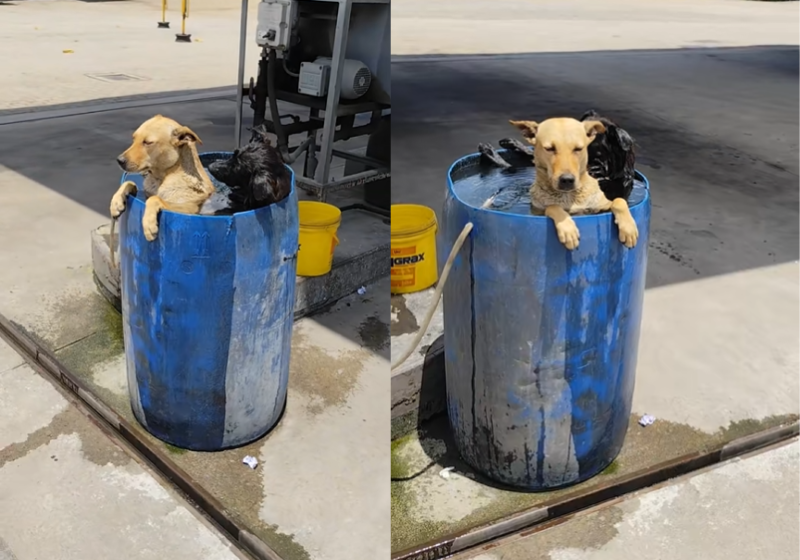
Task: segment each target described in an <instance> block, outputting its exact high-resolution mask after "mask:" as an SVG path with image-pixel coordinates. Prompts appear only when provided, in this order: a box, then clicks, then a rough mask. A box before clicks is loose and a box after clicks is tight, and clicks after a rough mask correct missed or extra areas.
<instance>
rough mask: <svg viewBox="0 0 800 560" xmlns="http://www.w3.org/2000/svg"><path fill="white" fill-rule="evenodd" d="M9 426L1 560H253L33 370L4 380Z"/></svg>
mask: <svg viewBox="0 0 800 560" xmlns="http://www.w3.org/2000/svg"><path fill="white" fill-rule="evenodd" d="M0 348H1V349H2V351H1V352H0V353H1V354H2V355H4V356H5V355H8V352H10V351H11V349H10V348H9V347H8V346H7V345H6V344H5V343H4V342H2V341H0ZM4 363H8V362H4ZM0 369H2V368H0ZM0 422H2V424H3V431H2V435H0V496H2V502H3V508H0V527H2V529H0V558H3V559H4V560H5V559H11V560H25V559H27V558H63V559H64V560H104V559H107V558H111V557H115V556H117V555H118V554H119V552H120V551H121V550H128V551H135V555H136V557H137V558H150V559H153V560H155V559H159V560H160V559H163V558H175V559H181V558H183V559H190V558H191V559H192V560H196V559H197V558H209V559H215V560H234V559H236V558H239V559H243V558H244V556H242V555H241V553H239V552H238V551H237V550H235V549H234V548H233V547H232V546H231V545H230V543H229V542H228V541H226V540H225V539H224V537H222V535H221V534H220V533H219V531H217V530H216V529H215V528H213V527H211V526H210V525H209V524H208V522H207V521H206V520H204V519H202V518H200V517H199V516H198V515H197V514H196V512H195V511H194V509H193V508H192V507H191V506H189V505H188V504H187V503H186V502H185V501H184V500H183V499H182V498H181V497H180V496H179V495H178V494H177V493H175V492H174V491H173V490H172V489H171V488H169V487H167V486H164V485H163V484H162V483H161V482H160V480H159V477H158V476H157V475H155V474H154V473H152V472H151V471H149V470H148V469H147V468H146V467H144V466H143V465H141V464H139V463H138V462H136V461H135V460H133V459H132V458H131V456H130V455H128V454H127V453H126V451H125V450H123V449H122V448H120V447H119V446H117V445H116V444H115V443H114V442H113V441H112V440H111V439H109V438H108V437H107V436H106V435H105V434H104V433H103V432H102V431H101V430H100V428H98V427H97V426H96V425H95V424H93V423H92V422H91V421H90V420H89V419H88V418H87V417H86V416H84V415H83V414H82V413H81V412H80V411H79V410H78V409H77V408H76V407H75V406H74V405H72V404H71V403H70V402H69V401H68V400H67V399H66V398H65V397H64V396H63V394H62V393H61V391H60V390H58V389H56V388H55V387H54V386H53V385H52V384H51V383H50V382H48V381H47V380H45V379H44V378H43V377H41V376H40V375H38V374H37V373H35V372H34V371H32V370H31V369H30V368H29V367H28V366H27V365H20V366H17V367H14V368H12V369H6V370H5V371H3V372H2V373H0Z"/></svg>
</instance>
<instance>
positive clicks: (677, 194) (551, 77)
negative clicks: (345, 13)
mask: <svg viewBox="0 0 800 560" xmlns="http://www.w3.org/2000/svg"><path fill="white" fill-rule="evenodd" d="M671 4H672V5H673V6H674V7H672V8H669V7H667V4H666V3H664V2H656V1H653V2H645V3H643V4H642V3H637V4H636V7H633V5H632V4H630V5H629V4H628V3H626V2H622V1H620V2H614V3H612V4H605V3H604V4H603V5H602V6H601V5H599V4H590V3H588V2H570V3H567V4H564V3H559V5H558V6H555V4H554V3H547V2H536V3H534V4H530V5H527V7H522V3H519V2H508V3H504V4H502V5H497V4H496V3H493V4H492V6H491V8H492V12H489V11H487V10H486V9H485V8H486V6H487V5H486V4H485V3H482V2H474V3H470V4H468V5H466V6H463V5H460V4H459V5H458V6H456V4H455V3H447V2H445V3H437V5H436V6H433V5H429V6H427V7H419V9H420V10H421V11H420V13H421V14H425V15H424V16H419V17H426V16H427V17H431V16H433V17H434V20H435V19H436V18H437V16H435V15H434V14H435V13H439V14H445V15H441V16H440V19H439V20H438V21H436V22H435V24H436V25H437V27H438V26H441V25H442V21H441V18H444V19H447V20H448V21H449V22H454V23H453V25H452V26H449V25H446V26H445V27H446V28H447V29H448V30H447V31H445V32H443V33H441V34H440V35H439V36H437V39H430V40H429V41H427V42H425V43H420V45H421V46H420V49H421V50H425V52H435V51H436V50H437V49H440V50H439V52H493V51H492V50H491V48H490V47H488V46H487V45H488V41H487V42H483V40H477V41H474V42H473V41H469V43H471V44H470V45H467V44H466V43H467V42H468V41H466V40H464V39H463V38H462V39H460V43H458V44H459V45H460V46H458V47H456V46H450V45H448V46H447V49H448V50H441V49H442V48H444V47H439V46H437V45H438V43H437V41H440V40H441V41H450V40H452V41H456V35H457V34H459V32H456V31H454V30H456V29H460V30H462V31H463V30H464V29H465V28H466V26H470V25H472V26H482V25H483V24H484V23H485V24H486V30H487V32H488V33H489V35H492V34H494V35H493V36H494V39H495V40H494V44H496V45H499V46H498V47H496V48H497V49H501V50H502V49H505V48H506V46H507V45H512V47H508V48H509V49H512V50H517V51H529V50H547V49H545V48H539V47H541V45H542V44H543V42H546V41H548V40H549V39H553V38H554V35H555V34H556V33H559V32H561V29H562V27H561V26H560V25H558V21H559V20H563V19H565V18H567V17H569V21H570V25H572V24H573V23H575V25H577V26H580V25H582V24H581V23H580V22H581V21H584V23H586V24H587V25H588V22H589V21H594V23H593V24H592V25H593V28H594V29H597V27H596V26H597V23H596V22H597V21H604V22H608V29H609V30H613V29H615V26H617V25H619V22H620V21H623V22H627V23H626V25H628V24H630V25H634V24H633V23H631V22H632V21H633V20H634V19H635V20H637V24H638V22H639V20H644V21H643V23H642V26H643V29H645V30H649V31H648V33H650V34H651V35H652V37H653V39H652V42H650V43H648V42H647V41H644V40H639V41H638V42H637V40H636V38H637V37H641V36H639V35H636V36H633V35H629V36H627V39H626V40H627V41H628V42H627V43H626V45H627V47H625V48H628V49H630V48H646V47H648V46H650V47H652V46H658V47H673V48H674V47H679V46H683V44H682V43H675V42H674V41H684V40H685V39H686V38H687V36H688V35H692V34H694V35H695V37H694V39H695V40H696V41H701V40H705V39H706V38H708V40H714V41H716V40H717V38H716V36H714V33H713V31H712V32H710V33H709V34H706V35H703V34H702V33H699V31H692V32H689V31H687V28H688V26H687V25H682V26H675V28H674V29H676V31H675V33H673V34H671V38H670V37H667V35H670V34H666V33H664V32H663V29H662V31H658V30H659V29H660V27H659V26H658V25H655V24H654V22H655V21H656V20H659V21H670V24H672V23H677V22H679V21H685V19H686V18H689V17H692V18H695V19H697V21H703V22H705V23H712V22H721V23H719V25H727V23H726V22H727V21H728V20H727V19H726V17H727V16H724V15H720V13H721V11H722V10H727V9H728V8H729V9H730V10H731V12H730V13H732V14H736V13H737V10H753V12H752V13H756V12H757V11H758V10H762V12H761V13H764V11H768V10H771V9H772V8H771V7H765V3H748V5H747V6H745V5H744V3H738V2H725V3H724V6H723V5H722V3H715V2H713V1H709V2H704V3H701V4H698V5H697V7H696V8H692V7H689V6H688V4H686V3H678V4H674V3H671ZM403 5H405V6H410V5H411V3H409V2H405V1H404V0H401V3H400V6H403ZM654 6H658V10H657V11H661V13H662V14H666V13H671V14H672V15H673V16H674V18H678V16H677V13H678V12H679V11H681V10H683V13H685V14H686V16H685V17H684V18H683V19H681V18H678V19H670V17H668V16H667V15H660V16H658V17H655V16H654V15H653V13H652V11H651V12H648V10H651V9H652V8H653V7H654ZM714 6H715V7H714ZM773 6H774V4H773ZM517 8H519V9H520V10H521V11H520V12H519V13H520V16H519V21H516V20H515V21H514V22H511V21H509V20H510V19H511V16H508V15H507V14H508V13H512V10H517ZM786 9H795V10H796V6H795V7H794V8H786V7H783V8H775V10H786ZM402 10H403V8H402V7H400V11H401V13H402ZM471 10H472V12H471ZM475 10H484V11H483V12H482V13H485V14H488V13H492V14H494V15H493V16H492V17H482V18H475V17H473V18H472V19H473V20H474V22H468V21H465V20H466V18H465V17H464V16H463V14H472V15H473V16H474V11H475ZM506 10H507V12H506ZM526 10H527V11H526ZM567 10H570V14H569V15H568V14H567V13H566V12H567ZM605 10H608V13H604V11H605ZM626 10H627V11H626ZM513 13H515V14H516V13H517V12H516V11H514V12H513ZM526 14H527V15H526ZM640 14H641V15H640ZM714 14H718V15H719V19H715V18H716V16H715V15H714ZM534 15H535V16H536V17H537V18H540V16H541V18H542V20H544V22H545V23H541V24H539V23H537V29H538V27H539V26H540V25H541V28H542V33H541V35H540V34H539V33H535V34H534V35H536V37H531V34H530V33H529V31H530V22H529V21H528V22H525V21H524V20H525V19H526V18H528V17H530V18H532V17H534ZM740 15H741V14H740ZM403 17H404V16H402V15H401V16H400V18H399V20H402V19H403ZM405 17H407V18H411V17H412V16H411V14H410V12H407V13H406V14H405ZM413 17H417V16H413ZM732 17H739V16H735V15H734V16H732ZM764 17H767V16H764ZM769 17H772V16H769ZM794 17H795V18H796V16H794ZM462 18H463V19H462ZM548 18H549V19H550V22H551V24H549V25H548V23H547V20H548ZM584 18H585V19H584ZM659 18H660V19H659ZM399 20H398V23H399V25H397V26H393V32H394V33H395V36H397V37H398V39H399V38H400V37H401V36H402V33H401V32H398V29H399V28H400V26H402V25H403V23H402V22H401V21H399ZM456 20H459V21H456ZM542 20H538V21H542ZM648 21H649V23H648ZM793 21H794V19H793ZM520 25H525V26H526V29H527V30H528V31H526V32H525V33H524V34H523V33H522V32H520V33H518V34H517V37H526V38H530V46H525V47H522V46H521V45H520V44H519V42H518V41H517V40H516V39H509V40H508V41H505V39H500V38H499V37H501V36H502V37H506V35H511V34H513V33H512V32H511V31H510V30H512V29H515V26H520ZM714 25H716V23H714ZM648 26H649V27H648ZM768 27H769V28H770V29H771V30H772V31H773V32H774V37H775V39H772V40H766V39H764V38H763V37H761V36H759V35H758V34H757V33H752V34H748V32H747V31H746V30H744V26H741V27H740V28H739V29H740V31H741V34H740V36H739V38H738V39H737V41H739V42H738V43H736V44H748V42H750V44H754V43H753V42H755V44H757V43H759V42H762V41H763V42H765V43H773V42H777V43H781V42H784V41H785V42H789V43H790V44H792V45H796V44H797V42H798V39H797V28H796V26H794V27H793V28H792V33H793V35H791V37H788V38H787V35H785V34H782V33H784V32H785V31H786V30H785V28H783V27H782V24H779V23H776V24H775V25H772V24H770V25H769V26H768ZM501 29H502V30H503V32H502V34H501V33H500V31H499V30H501ZM603 29H605V28H603ZM670 29H672V27H671V28H670ZM730 29H733V28H732V27H731V28H730ZM782 30H783V31H782ZM414 33H416V31H415V32H414ZM737 33H738V32H737ZM759 33H760V32H759ZM595 35H596V34H593V33H588V34H586V35H585V37H584V39H585V41H583V42H581V41H580V40H579V41H577V42H576V43H575V45H576V46H575V49H576V50H579V49H597V48H609V49H610V48H611V47H608V46H606V45H607V43H605V42H604V41H605V39H604V38H603V37H595ZM411 36H414V35H413V34H412V35H411ZM461 36H462V37H470V38H472V36H473V35H471V34H463V33H461ZM439 37H444V38H442V39H439ZM789 39H791V40H789ZM553 40H554V41H555V42H554V44H556V45H559V43H558V41H557V40H556V39H553ZM726 40H727V39H726ZM537 41H540V42H538V43H537ZM659 41H660V43H659ZM669 41H673V43H672V44H668V43H669ZM411 42H413V41H411ZM396 43H398V42H395V41H393V45H395V44H396ZM399 44H401V45H402V40H400V42H399ZM409 44H410V43H409ZM699 44H701V43H697V42H695V45H699ZM708 44H716V43H708ZM537 45H538V47H537ZM560 45H561V46H562V47H563V45H564V41H563V40H562V41H561V43H560ZM399 48H400V49H401V50H400V51H398V50H397V49H395V53H397V52H409V51H402V49H403V48H404V47H399ZM456 48H460V49H462V50H461V51H456V50H455V49H456ZM554 48H557V49H560V48H561V47H554ZM481 49H485V50H483V51H481ZM565 50H572V49H565ZM797 56H798V55H797V47H796V46H792V47H759V48H737V49H722V48H713V49H712V48H703V49H697V48H693V49H681V50H671V51H630V50H627V51H622V50H614V51H610V50H609V51H603V52H581V53H567V54H561V53H560V54H555V53H553V54H534V55H513V56H512V55H509V56H504V57H501V56H498V57H479V56H462V57H447V56H434V57H413V56H412V57H401V56H398V57H395V58H394V59H393V67H392V80H393V85H394V101H393V105H394V108H395V110H396V111H395V112H396V115H395V119H394V120H395V122H394V128H393V135H394V136H393V142H392V151H393V154H392V156H393V183H392V185H393V188H392V195H393V202H395V203H416V204H424V205H427V206H430V207H432V208H434V209H435V210H436V211H437V213H438V212H440V210H441V207H442V202H443V199H444V188H445V173H446V171H447V168H448V166H449V165H450V164H451V163H452V162H453V161H454V160H455V159H457V158H458V157H460V156H462V155H465V154H468V153H473V152H475V150H476V146H477V144H478V143H479V142H487V141H488V142H492V143H496V142H497V140H499V139H500V138H504V137H508V136H513V135H514V131H513V129H511V128H510V127H509V126H508V124H507V120H508V119H509V118H532V119H543V118H546V117H548V116H552V115H561V114H567V115H576V116H577V115H580V114H581V113H582V112H584V111H585V110H587V109H589V108H594V109H596V110H597V111H599V112H600V113H601V114H604V115H607V116H609V117H610V118H612V119H614V120H616V121H617V122H619V123H620V124H621V125H622V126H624V127H625V128H626V129H627V130H628V131H629V132H630V133H631V134H632V135H633V136H634V138H635V139H636V140H637V142H638V160H637V161H638V164H639V165H638V166H639V168H640V170H641V171H642V172H643V173H645V175H647V176H648V178H649V179H650V181H651V185H652V192H653V218H652V223H651V246H650V251H649V263H648V278H647V287H648V290H647V292H646V295H645V304H644V309H645V311H644V317H643V323H642V331H641V341H640V349H639V367H638V370H637V387H636V392H635V395H634V412H635V415H634V416H632V418H631V427H630V429H629V435H628V439H627V441H626V444H625V447H624V448H623V451H622V453H621V454H620V456H619V458H618V460H617V461H616V462H615V464H614V466H613V468H612V469H610V470H609V471H606V473H604V474H602V475H600V476H598V477H596V478H595V479H594V480H592V481H588V482H587V483H584V485H581V486H578V487H575V488H573V489H572V490H571V491H581V489H583V488H591V487H593V485H594V487H596V485H599V484H602V483H604V482H606V481H611V480H616V479H617V478H616V477H621V476H625V475H629V474H631V473H632V472H635V471H637V470H639V469H645V468H649V467H651V466H653V465H654V464H656V463H658V462H660V461H665V460H670V459H675V458H677V457H679V456H681V455H683V454H684V453H688V452H691V451H697V450H701V449H704V448H707V446H709V445H711V444H712V443H713V442H724V441H730V440H731V438H733V437H738V436H741V435H746V434H751V433H755V432H757V431H759V430H761V429H763V428H765V427H767V426H769V425H772V424H773V423H774V422H779V423H780V422H783V421H792V420H794V419H796V418H797V414H798V412H800V410H798V403H797V399H796V394H797V391H798V381H797V375H796V370H797V367H798V348H797V343H796V340H797V339H798V337H800V324H798V318H797V313H796V308H797V306H798V295H797V294H798V264H797V261H798V254H800V247H798V233H799V232H798V229H797V227H798V226H797V224H798V211H797V208H798V198H797V195H798V191H797V188H796V185H797V182H798V172H799V171H800V162H799V161H798V144H797V120H798V105H797V99H798V82H797V67H798V59H797ZM435 185H439V187H435ZM432 186H433V187H432ZM439 216H440V217H441V214H439ZM777 223H780V224H781V225H780V226H778V227H772V226H770V224H777ZM446 249H449V248H443V250H441V251H440V255H444V254H446ZM429 297H430V296H429V295H426V294H417V295H415V296H405V298H404V300H405V301H404V302H403V306H404V307H405V308H414V309H422V308H424V307H425V305H424V300H425V299H426V298H429ZM409 299H410V300H411V302H409ZM415 300H416V301H415ZM399 307H400V305H397V304H396V305H395V308H399ZM762 311H763V314H762ZM421 315H422V313H421V312H417V313H411V314H410V315H407V316H406V317H405V318H404V319H403V321H400V314H399V313H397V312H395V317H394V318H393V321H394V322H395V324H394V325H393V328H394V329H395V331H394V333H393V334H394V335H395V336H394V340H393V346H394V345H396V346H394V347H395V348H397V350H394V351H395V352H398V353H399V350H400V347H402V346H403V345H404V344H405V343H406V341H407V340H408V339H409V338H410V335H411V334H412V332H409V331H413V330H414V328H413V325H414V323H415V322H418V321H419V320H421ZM437 322H438V321H437ZM408 325H412V327H411V328H409V327H408ZM439 332H440V331H439ZM436 337H437V331H436V330H434V331H432V332H431V333H428V335H427V338H428V341H430V340H432V339H433V340H435V339H436ZM432 348H433V349H434V350H437V348H436V344H435V343H434V344H433V345H432ZM437 351H438V350H437ZM430 352H431V349H429V351H428V352H427V353H426V354H425V356H424V358H423V357H422V356H420V355H419V354H418V357H416V358H415V362H412V363H411V364H410V365H409V366H408V367H407V369H406V370H405V371H402V370H401V371H399V372H395V374H396V375H393V385H392V386H393V401H392V404H393V407H394V410H393V412H403V413H405V412H406V411H407V410H408V409H411V413H410V414H411V416H412V417H411V418H410V419H409V418H408V414H406V415H405V416H402V414H393V416H401V418H400V419H399V421H398V420H396V421H395V426H393V428H394V429H393V433H394V435H399V434H402V433H408V432H409V429H410V430H411V431H410V434H409V435H407V436H406V437H404V438H400V439H397V440H395V442H394V444H393V475H394V479H395V480H394V482H393V484H392V494H393V508H392V516H393V518H392V527H393V532H392V539H393V542H392V546H393V551H399V550H403V549H406V548H411V547H412V546H413V545H418V544H421V543H423V542H427V541H428V540H430V539H435V538H441V537H442V536H444V535H445V534H453V533H455V532H458V531H463V530H466V529H469V528H470V527H476V526H478V525H481V524H484V523H489V522H492V521H493V520H497V519H499V518H501V517H503V516H506V515H509V514H512V513H513V512H519V511H522V510H523V509H526V508H529V507H533V506H535V505H536V504H539V503H542V502H543V501H545V500H547V499H552V498H554V497H558V496H559V494H558V493H544V494H536V495H531V494H520V493H514V492H508V491H506V490H503V489H499V488H496V487H495V486H493V485H492V484H491V483H489V482H488V481H484V480H481V479H480V477H478V476H477V475H475V474H474V473H472V472H470V471H469V470H468V469H467V468H466V467H465V466H464V465H463V464H462V463H460V461H459V459H458V456H457V454H456V453H455V451H454V449H453V447H452V444H450V443H448V439H449V435H448V429H447V425H446V420H445V419H443V418H441V417H439V418H436V419H434V420H432V421H430V422H428V423H425V422H421V421H420V420H419V418H414V417H413V414H414V413H415V412H419V410H420V409H419V408H417V411H414V404H415V403H414V400H413V399H415V398H416V399H418V400H417V401H416V404H417V406H418V407H419V406H422V407H423V408H424V407H425V406H427V407H428V408H427V410H423V411H422V412H424V413H425V414H428V415H429V414H430V413H431V412H432V410H431V409H432V408H436V407H435V406H434V405H435V403H439V408H438V410H439V411H441V410H442V408H441V404H442V403H443V402H444V399H443V389H444V383H443V378H442V375H441V374H442V371H443V370H442V367H443V364H442V361H441V354H440V351H438V352H439V353H438V359H437V354H434V355H431V353H430ZM397 374H400V375H397ZM423 396H424V398H423ZM409 403H410V404H409ZM425 403H428V404H427V405H425ZM431 403H434V405H432V404H431ZM642 413H650V414H654V415H655V416H656V417H657V418H659V420H658V421H657V422H656V424H655V425H654V426H651V427H650V428H641V427H640V426H638V425H637V424H635V421H636V420H637V419H638V415H639V414H642ZM653 428H655V429H653ZM448 466H455V467H456V475H455V476H454V477H451V478H450V479H444V478H442V477H440V476H439V475H438V472H439V471H440V470H441V469H442V468H445V467H448Z"/></svg>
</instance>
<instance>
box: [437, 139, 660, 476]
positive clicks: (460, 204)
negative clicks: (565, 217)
mask: <svg viewBox="0 0 800 560" xmlns="http://www.w3.org/2000/svg"><path fill="white" fill-rule="evenodd" d="M479 161H480V156H479V155H478V154H474V155H471V156H467V157H464V158H462V159H460V160H458V161H457V162H455V164H453V166H452V167H451V168H450V170H449V172H448V181H447V184H448V191H447V198H446V201H445V207H444V216H443V218H444V219H443V226H444V227H443V236H444V239H443V241H444V242H445V243H447V246H448V250H449V247H450V246H452V244H453V242H454V241H455V239H456V237H457V236H458V235H459V233H460V232H461V230H462V228H463V227H464V225H465V224H466V223H467V222H472V223H473V227H474V229H473V230H472V233H471V234H470V236H469V238H468V239H467V242H466V243H465V244H464V246H463V247H462V249H461V251H460V252H459V254H458V257H457V258H456V260H455V263H454V266H453V268H452V270H451V273H450V278H449V280H448V282H447V284H446V285H445V288H444V348H445V364H446V368H447V373H446V376H447V410H448V415H449V419H450V424H451V427H452V432H453V437H454V439H455V442H456V446H457V448H458V450H459V452H460V454H461V456H462V458H463V459H464V460H465V461H466V462H467V463H468V464H469V465H470V466H472V467H473V468H474V469H476V470H477V471H478V472H480V473H482V474H484V475H485V476H487V477H489V478H490V479H493V480H495V481H497V482H501V483H504V484H508V485H512V486H515V487H519V488H524V489H527V490H532V491H537V490H548V489H553V488H558V487H563V486H568V485H571V484H575V483H577V482H581V481H583V480H586V479H588V478H590V477H592V476H594V475H595V474H597V473H599V472H600V471H602V470H603V469H605V468H606V467H607V466H608V465H609V464H610V463H611V462H612V461H613V460H614V458H615V457H616V456H617V454H618V453H619V451H620V449H621V448H622V444H623V441H624V439H625V433H626V430H627V428H628V421H629V416H630V413H631V401H632V397H633V386H634V376H635V371H636V356H637V348H638V343H639V328H640V323H641V316H642V299H643V296H644V287H645V272H646V268H647V244H648V238H649V227H650V197H649V185H648V183H647V180H646V179H645V177H644V176H642V175H640V174H637V182H636V186H635V188H634V191H633V193H632V195H631V198H630V199H629V203H630V205H631V213H632V215H633V217H634V219H635V220H636V223H637V225H638V228H639V240H638V244H637V245H636V247H635V248H634V249H627V248H625V247H624V246H623V245H622V243H620V241H619V237H618V230H617V227H616V225H615V224H614V220H613V216H612V215H611V213H603V214H598V215H590V216H580V217H575V221H576V223H577V226H578V228H579V229H580V233H581V239H580V246H579V247H578V248H577V249H576V250H574V251H568V250H567V249H565V248H564V246H563V245H562V244H561V243H560V242H559V241H558V237H557V235H556V231H555V227H554V226H553V223H552V221H551V220H550V219H549V218H546V217H544V216H533V215H531V212H530V197H529V195H528V189H529V187H530V185H531V184H532V183H533V179H534V176H535V175H534V174H535V171H534V169H533V168H532V167H529V168H523V169H517V170H507V171H501V170H497V169H494V170H488V171H487V170H486V169H485V168H482V167H481V166H480V165H479ZM495 194H496V195H497V196H496V198H495V201H494V203H493V206H492V207H490V208H488V209H480V207H481V205H482V204H483V203H484V202H485V201H486V200H487V199H488V198H490V197H491V196H492V195H495Z"/></svg>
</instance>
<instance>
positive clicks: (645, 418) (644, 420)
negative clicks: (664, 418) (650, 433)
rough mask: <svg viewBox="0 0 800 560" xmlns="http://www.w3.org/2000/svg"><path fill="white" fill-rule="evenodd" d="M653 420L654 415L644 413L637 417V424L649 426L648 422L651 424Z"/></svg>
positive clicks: (654, 418)
mask: <svg viewBox="0 0 800 560" xmlns="http://www.w3.org/2000/svg"><path fill="white" fill-rule="evenodd" d="M655 421H656V417H655V416H650V415H649V414H645V415H644V416H642V417H641V418H639V425H640V426H649V425H650V424H652V423H653V422H655Z"/></svg>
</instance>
